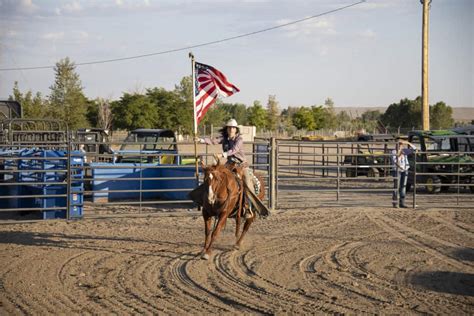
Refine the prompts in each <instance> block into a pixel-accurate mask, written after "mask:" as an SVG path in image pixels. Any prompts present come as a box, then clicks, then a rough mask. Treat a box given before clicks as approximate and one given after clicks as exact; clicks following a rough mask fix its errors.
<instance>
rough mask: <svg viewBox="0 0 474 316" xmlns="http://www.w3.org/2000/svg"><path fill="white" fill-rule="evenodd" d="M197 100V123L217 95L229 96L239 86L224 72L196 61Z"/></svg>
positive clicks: (237, 89)
mask: <svg viewBox="0 0 474 316" xmlns="http://www.w3.org/2000/svg"><path fill="white" fill-rule="evenodd" d="M194 79H195V83H194V84H195V88H196V89H195V93H196V96H195V100H196V101H195V102H196V104H195V105H194V106H195V108H196V111H195V112H196V121H197V124H199V122H200V121H201V120H202V118H203V117H204V115H205V114H206V112H207V111H208V110H209V108H210V107H211V105H212V104H214V103H215V102H216V100H217V97H219V96H224V97H229V96H231V95H233V94H234V93H236V92H239V91H240V90H239V88H237V87H236V86H235V85H233V84H232V83H230V82H229V81H228V80H227V78H226V77H225V76H224V74H223V73H222V72H220V71H219V70H217V69H216V68H214V67H211V66H209V65H205V64H201V63H195V78H194Z"/></svg>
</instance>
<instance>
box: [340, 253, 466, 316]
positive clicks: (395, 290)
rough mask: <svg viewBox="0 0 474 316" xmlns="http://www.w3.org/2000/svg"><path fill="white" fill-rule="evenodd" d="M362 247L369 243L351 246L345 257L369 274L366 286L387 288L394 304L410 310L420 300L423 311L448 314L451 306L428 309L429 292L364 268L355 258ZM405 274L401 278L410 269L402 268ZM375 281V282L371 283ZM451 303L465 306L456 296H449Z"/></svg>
mask: <svg viewBox="0 0 474 316" xmlns="http://www.w3.org/2000/svg"><path fill="white" fill-rule="evenodd" d="M364 247H369V244H360V245H359V246H358V247H354V248H352V249H351V250H350V251H349V253H348V256H347V257H346V258H347V259H348V263H349V264H350V265H352V266H353V267H354V268H355V269H358V270H360V271H361V272H362V274H365V275H367V276H370V279H369V280H365V281H366V282H367V283H368V285H367V286H373V285H375V286H379V287H381V290H382V291H383V290H384V289H388V290H389V291H390V292H391V294H390V299H398V302H395V305H397V306H399V307H402V308H406V309H408V310H410V311H412V310H413V307H416V306H417V305H421V304H420V301H421V302H424V303H425V305H424V312H427V311H429V312H437V313H445V314H450V312H452V310H451V309H452V306H450V307H447V308H445V307H444V306H438V307H437V310H436V311H433V310H430V309H431V307H432V306H433V298H432V296H431V295H430V293H429V292H420V291H417V290H415V289H413V288H411V287H409V286H406V285H404V284H400V283H397V282H395V281H393V280H392V279H389V278H387V277H385V276H383V275H380V274H379V273H376V272H375V271H371V270H369V269H367V268H365V264H364V263H363V262H361V261H360V260H359V259H358V258H357V251H356V250H359V249H362V248H364ZM404 274H405V276H404V277H403V279H407V278H409V277H408V275H409V274H410V270H409V269H408V270H404ZM373 283H375V284H373ZM400 287H403V292H408V294H407V293H405V294H403V295H402V294H401V292H400ZM450 301H451V303H456V304H457V307H458V308H459V309H460V310H462V309H463V308H464V306H465V302H462V301H459V300H457V299H456V298H450ZM406 312H407V310H405V311H403V310H402V311H400V312H399V313H402V314H403V313H406Z"/></svg>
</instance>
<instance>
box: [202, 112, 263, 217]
mask: <svg viewBox="0 0 474 316" xmlns="http://www.w3.org/2000/svg"><path fill="white" fill-rule="evenodd" d="M199 142H200V143H206V144H208V145H217V144H222V154H221V157H223V158H224V159H227V163H236V164H237V165H239V166H241V167H243V171H244V181H245V184H246V186H247V188H248V189H249V190H251V191H252V192H253V193H255V187H254V183H253V173H252V170H250V168H249V167H248V163H247V158H246V157H245V153H244V140H243V138H242V135H241V134H240V129H239V126H238V124H237V121H236V120H235V119H230V120H229V121H228V122H227V123H226V124H225V125H224V127H223V128H222V129H221V130H220V136H219V137H217V138H215V139H210V138H201V139H199ZM249 206H250V203H249ZM249 211H250V212H248V213H246V214H245V217H246V218H251V217H252V216H253V214H252V210H251V209H250V210H249Z"/></svg>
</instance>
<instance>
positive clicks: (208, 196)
mask: <svg viewBox="0 0 474 316" xmlns="http://www.w3.org/2000/svg"><path fill="white" fill-rule="evenodd" d="M201 167H202V170H203V173H204V183H203V184H202V186H201V188H203V189H202V192H203V196H202V200H201V201H202V216H203V219H204V229H205V235H206V238H205V241H204V248H203V250H202V252H201V258H202V259H205V260H208V259H209V257H210V254H211V246H212V244H213V243H214V241H215V240H216V238H217V237H218V235H219V233H220V231H221V230H222V228H223V227H225V224H226V221H227V219H228V218H229V217H230V216H231V214H233V213H235V221H236V227H235V238H236V243H235V246H234V247H235V248H236V249H239V248H240V245H241V243H242V240H243V238H244V236H245V234H246V232H247V231H248V229H249V227H250V225H251V224H252V223H253V221H254V220H255V213H252V215H251V216H250V217H249V218H246V219H245V223H244V228H243V230H242V233H240V235H239V232H240V223H241V217H242V214H243V211H244V207H248V206H247V205H246V203H245V201H244V181H243V170H242V168H240V167H238V166H235V165H231V166H229V165H227V166H226V165H221V164H219V162H218V163H217V164H215V165H210V166H204V165H201ZM257 177H259V176H257ZM258 180H259V182H260V190H259V191H258V198H259V199H260V200H261V199H262V198H263V197H264V196H265V188H264V184H263V181H262V179H261V178H259V179H258ZM196 190H197V189H196ZM234 211H235V212H234ZM213 217H214V218H216V220H217V222H216V224H215V227H214V229H213V230H212V231H211V224H212V218H213Z"/></svg>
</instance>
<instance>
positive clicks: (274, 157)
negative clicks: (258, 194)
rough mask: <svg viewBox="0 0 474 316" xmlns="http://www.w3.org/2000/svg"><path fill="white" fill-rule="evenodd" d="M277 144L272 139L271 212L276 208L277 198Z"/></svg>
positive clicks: (273, 138) (272, 138)
mask: <svg viewBox="0 0 474 316" xmlns="http://www.w3.org/2000/svg"><path fill="white" fill-rule="evenodd" d="M277 164H278V161H277V143H276V139H275V137H271V138H270V177H269V179H270V183H269V189H270V190H269V191H270V194H269V200H270V201H269V202H270V203H269V204H270V205H269V206H270V210H272V211H274V210H275V208H276V204H277V203H276V202H277V201H276V198H277V185H276V178H277Z"/></svg>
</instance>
